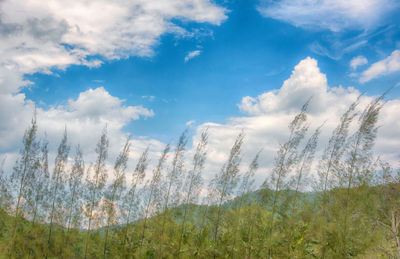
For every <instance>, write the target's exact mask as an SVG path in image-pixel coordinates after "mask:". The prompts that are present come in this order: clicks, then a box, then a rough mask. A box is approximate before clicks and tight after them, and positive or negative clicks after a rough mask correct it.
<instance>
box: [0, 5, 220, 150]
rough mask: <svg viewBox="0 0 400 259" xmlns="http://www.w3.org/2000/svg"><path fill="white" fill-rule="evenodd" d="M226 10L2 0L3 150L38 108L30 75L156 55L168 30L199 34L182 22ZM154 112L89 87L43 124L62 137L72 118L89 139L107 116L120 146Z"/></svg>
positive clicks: (212, 18) (72, 128) (214, 20)
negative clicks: (131, 126) (29, 90)
mask: <svg viewBox="0 0 400 259" xmlns="http://www.w3.org/2000/svg"><path fill="white" fill-rule="evenodd" d="M226 12H227V10H225V9H224V8H222V7H220V6H217V5H216V4H214V3H213V2H212V1H209V0H183V1H182V0H151V1H149V0H117V1H111V0H99V1H86V0H77V1H64V0H52V1H39V0H29V1H24V0H0V121H1V123H0V151H1V152H3V153H4V152H7V153H9V154H11V153H12V152H15V151H16V150H17V147H19V143H20V138H21V137H22V135H23V131H24V129H25V128H26V127H27V126H28V123H29V121H30V119H31V117H32V115H33V110H34V106H35V103H34V102H32V101H30V100H27V99H26V96H25V95H24V94H23V93H22V92H21V89H23V88H24V87H26V86H28V85H30V84H32V83H31V82H29V81H27V80H24V75H26V74H33V73H38V72H39V73H52V70H53V69H66V68H67V67H69V66H71V65H84V66H88V67H97V66H100V65H101V64H102V62H103V61H102V60H110V59H121V58H126V57H129V56H147V57H148V56H152V55H153V54H154V51H153V47H154V46H156V45H157V44H158V42H159V39H160V36H161V35H163V34H165V33H173V34H177V35H180V36H182V37H196V36H197V31H186V29H185V28H183V27H181V26H180V25H177V24H176V23H175V22H174V21H177V20H180V21H184V22H188V21H189V22H197V23H209V24H214V25H219V24H221V23H222V22H223V21H224V20H225V19H226V18H227V16H226V15H225V13H226ZM183 24H185V23H183ZM200 32H201V31H200ZM97 57H100V58H97ZM96 83H102V81H97V82H96ZM151 99H152V98H150V99H149V100H151ZM152 115H153V112H152V111H151V110H148V109H146V108H143V107H141V106H125V105H124V104H123V100H120V99H118V98H116V97H113V96H111V95H110V94H109V93H108V92H107V91H106V90H105V89H103V88H97V89H94V90H88V91H86V92H83V93H81V94H80V95H79V97H78V99H77V100H69V101H68V103H67V104H66V105H64V106H56V107H52V108H50V109H48V110H46V109H38V121H39V126H40V127H41V128H42V129H45V130H46V131H47V134H48V135H49V138H50V137H51V138H52V136H53V135H54V137H55V135H57V136H61V133H62V130H63V128H64V124H67V125H68V129H69V132H70V134H71V135H72V138H75V139H77V141H78V140H79V141H82V142H83V143H82V144H83V145H84V146H85V143H86V144H87V146H89V145H92V144H93V143H95V142H92V141H94V138H95V137H98V134H100V132H99V130H101V128H102V127H103V126H104V124H105V123H107V124H108V128H109V131H110V134H111V135H113V137H112V138H117V136H119V138H120V141H119V142H116V144H115V145H118V144H117V143H120V142H121V141H123V140H122V138H121V136H124V133H123V130H122V128H123V127H124V126H126V125H127V124H128V123H129V122H130V121H131V120H135V119H138V118H139V117H149V116H152ZM78 133H79V134H78ZM97 133H98V134H97ZM78 135H79V136H78ZM72 138H71V139H72ZM56 142H57V141H56ZM89 142H91V143H89ZM85 147H86V146H85ZM92 153H93V152H92ZM10 156H11V155H10Z"/></svg>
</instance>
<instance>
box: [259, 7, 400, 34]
mask: <svg viewBox="0 0 400 259" xmlns="http://www.w3.org/2000/svg"><path fill="white" fill-rule="evenodd" d="M398 6H399V3H398V2H397V1H395V0H352V1H348V0H319V1H314V0H298V1H292V0H280V1H269V0H262V1H261V3H260V5H259V6H258V11H259V12H260V13H261V14H262V15H263V16H265V17H270V18H273V19H278V20H282V21H285V22H288V23H290V24H293V25H294V26H298V27H303V28H311V29H328V30H331V31H336V32H337V31H342V30H345V29H370V28H375V27H377V26H379V25H381V24H382V23H384V22H386V21H385V18H386V15H387V14H388V13H389V12H391V11H393V10H395V9H396V8H397V7H398Z"/></svg>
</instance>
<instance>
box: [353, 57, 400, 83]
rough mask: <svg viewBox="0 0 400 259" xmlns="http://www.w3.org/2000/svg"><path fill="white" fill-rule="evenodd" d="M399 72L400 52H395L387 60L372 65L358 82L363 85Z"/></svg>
mask: <svg viewBox="0 0 400 259" xmlns="http://www.w3.org/2000/svg"><path fill="white" fill-rule="evenodd" d="M397 71H400V50H395V51H393V52H392V54H390V56H388V57H387V58H385V59H383V60H380V61H378V62H376V63H374V64H372V65H371V66H370V67H369V68H368V69H366V70H365V71H364V72H362V74H361V77H360V82H361V83H365V82H368V81H370V80H372V79H375V78H378V77H380V76H384V75H388V74H391V73H394V72H397Z"/></svg>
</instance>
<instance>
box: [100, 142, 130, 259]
mask: <svg viewBox="0 0 400 259" xmlns="http://www.w3.org/2000/svg"><path fill="white" fill-rule="evenodd" d="M129 141H130V139H129V138H128V139H127V140H126V143H125V145H124V147H123V149H122V151H121V152H120V154H119V156H118V157H117V160H116V161H115V164H114V180H113V182H112V183H111V185H110V186H109V188H108V190H107V191H106V192H105V195H104V196H105V202H104V209H105V211H106V216H107V219H106V229H105V235H104V250H103V257H104V258H106V255H107V241H108V233H109V229H110V225H111V224H117V223H118V218H117V217H118V215H117V214H116V213H117V206H118V201H119V200H120V199H121V197H122V195H123V191H124V190H125V188H126V186H125V171H126V168H127V162H128V158H129V148H130V143H129Z"/></svg>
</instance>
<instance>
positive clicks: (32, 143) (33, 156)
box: [8, 114, 40, 257]
mask: <svg viewBox="0 0 400 259" xmlns="http://www.w3.org/2000/svg"><path fill="white" fill-rule="evenodd" d="M22 143H23V148H22V149H21V150H20V157H19V158H18V160H17V161H16V165H15V166H14V169H13V172H12V174H11V184H12V185H13V187H14V189H15V190H16V192H15V193H16V195H17V197H16V199H17V201H16V204H15V212H14V223H13V225H12V234H11V241H10V245H9V246H8V255H9V256H10V257H11V256H12V254H13V253H15V252H16V251H15V240H16V234H17V230H18V225H19V223H20V221H21V217H23V216H24V214H25V213H24V212H25V210H24V207H25V205H26V203H27V202H26V201H27V200H30V199H31V198H32V196H31V193H30V192H29V188H28V186H29V184H30V183H31V182H32V179H33V177H34V175H35V172H36V170H37V166H38V156H39V153H40V143H39V141H38V140H37V124H36V114H35V116H34V118H33V119H32V121H31V126H30V127H29V128H28V129H27V130H26V131H25V134H24V137H23V141H22Z"/></svg>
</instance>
